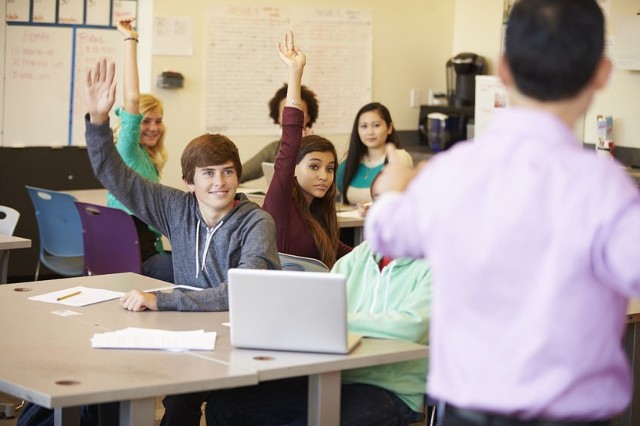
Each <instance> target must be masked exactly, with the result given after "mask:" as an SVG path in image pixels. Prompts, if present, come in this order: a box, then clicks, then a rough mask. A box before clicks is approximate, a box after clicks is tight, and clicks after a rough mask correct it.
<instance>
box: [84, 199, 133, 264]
mask: <svg viewBox="0 0 640 426" xmlns="http://www.w3.org/2000/svg"><path fill="white" fill-rule="evenodd" d="M75 205H76V208H77V209H78V213H79V214H80V221H81V222H82V241H83V243H84V275H102V274H115V273H118V272H135V273H137V274H142V259H141V254H140V242H139V241H138V232H137V231H136V226H135V224H134V222H133V218H132V217H131V216H130V215H129V214H127V213H126V212H125V211H123V210H120V209H114V208H111V207H103V206H99V205H96V204H89V203H81V202H80V201H76V202H75Z"/></svg>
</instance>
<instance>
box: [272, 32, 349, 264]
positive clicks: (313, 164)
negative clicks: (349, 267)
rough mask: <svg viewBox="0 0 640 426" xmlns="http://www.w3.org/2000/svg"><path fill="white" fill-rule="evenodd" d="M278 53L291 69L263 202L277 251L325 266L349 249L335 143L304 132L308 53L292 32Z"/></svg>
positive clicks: (280, 46)
mask: <svg viewBox="0 0 640 426" xmlns="http://www.w3.org/2000/svg"><path fill="white" fill-rule="evenodd" d="M278 52H279V54H280V58H281V59H282V61H283V62H284V63H285V65H286V66H287V68H288V70H289V83H288V87H287V101H286V106H285V108H284V111H283V116H282V145H281V146H280V152H279V154H278V157H276V161H275V167H274V168H275V172H274V176H273V179H272V180H271V184H270V185H269V190H268V191H267V196H266V197H265V200H264V205H263V208H264V209H265V210H266V211H268V212H269V213H270V214H271V216H273V219H274V220H275V223H276V242H277V245H278V251H280V252H282V253H288V254H293V255H296V256H304V257H312V258H315V259H318V260H321V261H322V262H324V263H325V264H326V265H327V266H328V267H329V268H331V267H332V266H333V264H334V263H335V261H336V259H337V258H340V257H342V256H343V255H345V254H346V253H348V252H350V251H351V247H349V246H347V245H346V244H344V243H343V242H341V241H340V239H339V231H338V218H337V215H336V205H335V196H336V183H335V170H336V167H337V158H338V156H337V154H336V149H335V147H334V146H333V144H332V143H331V142H330V141H329V140H327V139H325V138H323V137H320V136H316V135H311V136H306V137H304V138H302V130H303V127H304V115H303V113H302V110H301V101H300V87H301V81H302V73H303V69H304V66H305V63H306V56H305V55H304V53H302V51H301V50H300V49H298V48H297V47H295V44H294V41H293V34H292V33H288V34H287V36H286V37H285V41H284V44H278Z"/></svg>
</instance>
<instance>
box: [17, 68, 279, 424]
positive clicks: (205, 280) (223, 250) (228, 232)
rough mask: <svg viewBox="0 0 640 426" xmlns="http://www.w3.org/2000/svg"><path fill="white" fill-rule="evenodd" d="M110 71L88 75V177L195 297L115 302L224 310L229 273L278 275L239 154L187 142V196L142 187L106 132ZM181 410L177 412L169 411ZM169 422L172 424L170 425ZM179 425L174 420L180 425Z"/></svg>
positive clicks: (94, 410) (97, 419)
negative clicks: (162, 238)
mask: <svg viewBox="0 0 640 426" xmlns="http://www.w3.org/2000/svg"><path fill="white" fill-rule="evenodd" d="M114 75H115V66H114V64H109V65H107V62H106V60H104V59H103V60H101V61H99V62H98V63H97V64H96V67H95V68H94V70H92V71H91V72H90V73H88V75H87V96H86V99H87V107H88V109H89V114H88V117H89V119H88V120H87V122H86V126H87V130H86V139H87V148H88V151H89V158H90V159H91V164H92V166H93V170H94V172H95V174H96V176H97V177H98V179H99V180H100V182H102V184H103V185H104V186H105V187H106V188H107V189H108V190H109V191H110V192H111V193H112V194H113V195H115V197H116V198H117V199H118V200H120V201H121V202H122V203H123V204H124V205H125V206H126V207H127V208H129V209H130V210H131V211H132V212H133V213H134V214H135V215H136V216H138V217H139V218H140V219H142V220H143V221H144V222H145V223H148V224H150V225H152V226H153V227H155V228H156V229H159V230H160V231H161V232H162V233H163V234H164V235H166V236H167V237H168V238H169V241H170V242H171V247H172V250H173V269H174V278H175V283H176V284H187V285H190V286H194V287H201V288H203V289H204V290H202V291H174V292H172V293H158V294H153V293H143V292H140V291H137V290H132V291H131V292H129V293H127V294H126V295H124V296H123V297H122V298H121V299H120V304H121V305H122V307H124V308H126V309H129V310H132V311H142V310H145V309H151V310H179V311H226V310H228V309H229V302H228V296H227V270H228V269H229V268H247V269H280V260H279V257H278V250H277V248H276V240H275V224H274V222H273V219H272V218H271V216H269V214H268V213H266V212H265V211H263V210H262V209H261V208H260V207H259V206H258V205H257V204H255V203H253V202H251V201H249V200H248V199H247V197H246V196H245V195H244V194H237V193H236V192H237V189H238V181H239V179H240V177H241V176H242V164H241V163H240V156H239V155H238V149H237V148H236V146H235V145H234V144H233V142H231V141H230V140H229V139H228V138H227V137H225V136H222V135H209V134H205V135H202V136H199V137H197V138H195V139H194V140H192V141H191V142H190V143H189V145H187V147H186V148H185V149H184V151H183V153H182V158H181V164H182V178H183V180H184V182H185V184H186V186H187V189H188V192H184V191H180V190H178V189H175V188H171V187H168V186H164V185H160V184H158V183H153V182H151V181H148V180H146V179H144V178H143V177H141V176H140V175H138V174H137V173H136V172H134V171H133V170H132V169H130V168H128V167H127V166H126V165H125V164H124V162H123V161H122V159H121V157H120V155H119V154H118V152H117V151H116V148H115V145H114V143H113V132H112V131H111V128H110V127H109V111H110V110H111V108H112V107H113V104H114V101H115V81H114ZM206 396H207V394H206V393H194V394H186V395H169V396H167V397H166V398H165V400H164V401H163V403H164V404H165V417H166V418H167V419H166V420H163V421H165V422H166V421H167V420H169V421H171V414H172V413H182V412H183V411H182V408H181V406H182V404H187V405H188V406H189V407H191V406H193V407H194V409H195V411H196V412H197V413H198V418H199V414H200V413H199V407H200V405H201V404H202V401H204V399H205V398H206ZM176 406H177V407H180V408H181V409H179V410H176V408H174V407H176ZM118 416H119V408H118V404H117V403H109V404H98V405H89V406H84V407H82V424H83V425H85V426H93V425H99V424H116V423H117V419H118ZM174 421H175V420H174ZM180 422H182V419H177V423H176V424H180ZM49 424H53V410H48V409H46V408H44V407H40V406H38V405H35V404H27V406H26V407H25V409H24V410H23V411H22V413H21V414H20V417H19V419H18V425H20V426H34V425H38V426H40V425H49Z"/></svg>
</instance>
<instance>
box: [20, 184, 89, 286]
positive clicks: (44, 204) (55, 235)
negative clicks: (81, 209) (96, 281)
mask: <svg viewBox="0 0 640 426" xmlns="http://www.w3.org/2000/svg"><path fill="white" fill-rule="evenodd" d="M26 188H27V191H28V192H29V196H30V197H31V201H32V202H33V207H34V208H35V212H36V221H37V222H38V232H39V234H40V255H39V256H38V266H37V267H36V273H35V280H36V281H37V280H38V276H39V273H40V264H44V265H45V266H46V267H47V268H49V269H50V270H52V271H53V272H55V273H56V274H58V275H62V276H63V277H78V276H80V275H82V270H83V269H82V267H83V253H84V250H83V245H82V224H81V223H80V216H79V215H78V210H77V209H76V205H75V201H76V199H75V198H74V197H72V196H71V195H69V194H65V193H63V192H58V191H52V190H49V189H42V188H35V187H32V186H28V185H26Z"/></svg>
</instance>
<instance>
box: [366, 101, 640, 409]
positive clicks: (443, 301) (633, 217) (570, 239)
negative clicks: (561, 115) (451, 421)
mask: <svg viewBox="0 0 640 426" xmlns="http://www.w3.org/2000/svg"><path fill="white" fill-rule="evenodd" d="M365 232H366V233H365V235H366V238H367V239H368V240H370V242H371V244H372V246H373V247H374V249H375V250H378V251H380V252H382V253H384V254H386V255H391V256H413V257H427V258H428V259H429V261H430V263H431V265H432V272H433V276H434V287H433V304H432V307H433V317H432V320H431V336H430V342H431V352H430V373H429V380H428V392H429V394H430V396H432V397H434V398H436V399H441V400H444V401H446V402H448V403H451V404H454V405H457V406H460V407H466V408H472V409H479V410H484V411H490V412H497V413H503V414H508V415H514V416H517V417H521V418H549V419H571V420H585V419H593V420H595V419H606V418H610V417H612V416H614V415H616V414H618V413H620V412H621V411H622V410H623V409H624V408H625V406H626V405H627V404H628V402H629V399H630V396H631V374H630V370H629V366H628V363H627V360H626V357H625V354H624V351H623V348H622V345H621V337H622V334H623V331H624V326H625V312H626V307H627V301H628V298H629V297H630V296H640V194H639V191H638V188H637V187H636V185H635V182H633V181H632V179H631V178H630V177H629V176H628V175H627V173H626V172H625V171H624V170H623V169H622V168H621V167H620V165H619V164H617V163H615V162H611V161H607V160H604V159H602V158H601V157H597V156H596V155H595V152H593V151H590V150H589V151H587V150H585V149H583V147H582V146H581V143H580V142H579V141H578V140H577V139H576V137H575V136H574V134H573V133H572V131H571V129H570V128H569V127H568V126H567V125H565V124H564V123H563V122H561V121H560V120H559V119H558V118H556V117H555V116H553V115H550V114H547V113H544V112H541V111H537V110H527V109H518V108H510V109H506V110H500V111H497V112H496V113H495V114H494V119H493V120H492V122H491V124H490V126H489V127H488V128H487V130H486V131H485V133H484V134H483V135H482V136H481V137H479V138H478V139H477V140H476V141H475V142H463V143H459V144H456V145H455V146H454V147H453V148H452V149H450V150H449V151H446V152H443V153H440V154H438V155H437V156H435V157H434V158H433V159H432V160H430V162H429V163H428V164H427V166H426V167H425V168H424V169H423V170H422V172H421V173H420V174H419V175H418V177H417V178H416V179H415V180H414V181H413V182H412V183H411V184H410V185H409V187H408V188H407V190H406V191H405V192H404V193H389V194H385V195H383V196H382V197H380V199H379V200H378V201H376V203H375V204H374V206H373V207H372V209H371V210H370V212H369V214H368V215H367V220H366V226H365Z"/></svg>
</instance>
